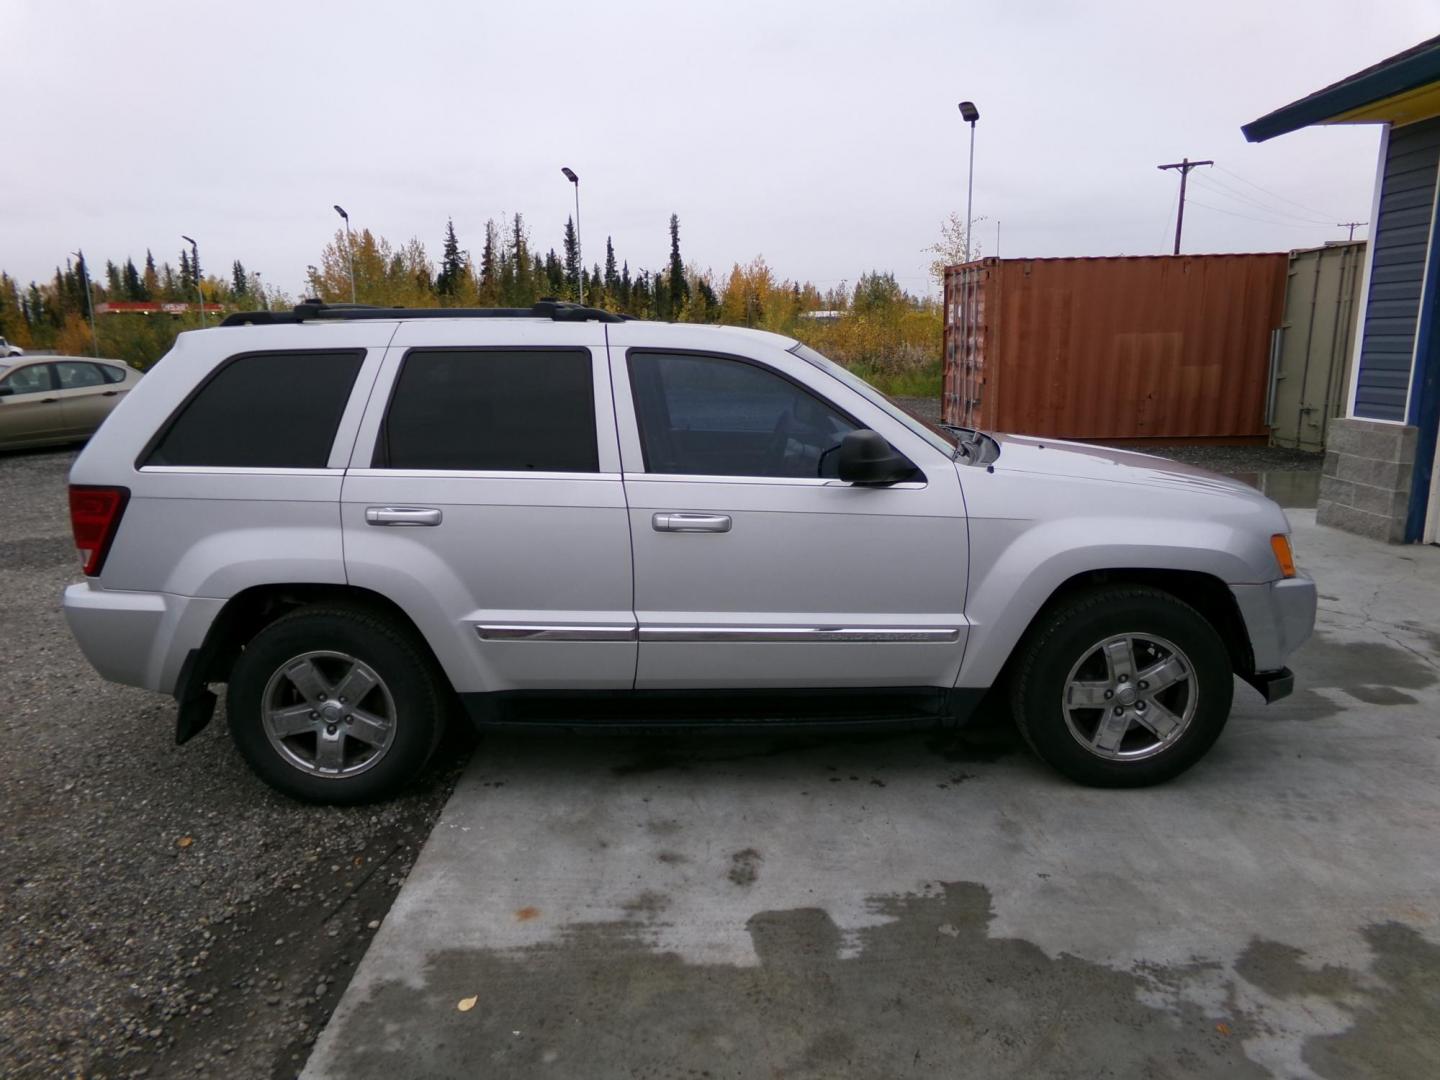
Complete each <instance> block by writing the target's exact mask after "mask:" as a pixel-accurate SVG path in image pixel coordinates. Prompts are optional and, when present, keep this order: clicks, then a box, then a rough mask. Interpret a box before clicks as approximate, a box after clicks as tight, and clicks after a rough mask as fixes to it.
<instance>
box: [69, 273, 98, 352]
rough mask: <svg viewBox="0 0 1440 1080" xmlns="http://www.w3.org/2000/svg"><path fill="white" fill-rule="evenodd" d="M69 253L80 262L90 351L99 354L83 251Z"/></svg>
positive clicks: (93, 302)
mask: <svg viewBox="0 0 1440 1080" xmlns="http://www.w3.org/2000/svg"><path fill="white" fill-rule="evenodd" d="M70 254H71V255H74V256H75V258H76V259H78V260H79V262H80V287H81V288H82V289H84V290H85V310H86V311H87V312H89V314H90V351H91V352H92V353H94V354H95V355H96V356H99V355H100V339H99V338H98V337H96V336H95V301H94V300H93V299H92V298H91V296H90V272H89V271H88V270H87V269H86V268H85V253H84V252H83V251H72V252H70Z"/></svg>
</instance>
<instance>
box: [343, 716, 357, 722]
mask: <svg viewBox="0 0 1440 1080" xmlns="http://www.w3.org/2000/svg"><path fill="white" fill-rule="evenodd" d="M354 722H355V718H354V717H353V716H347V717H345V723H347V724H353V723H354Z"/></svg>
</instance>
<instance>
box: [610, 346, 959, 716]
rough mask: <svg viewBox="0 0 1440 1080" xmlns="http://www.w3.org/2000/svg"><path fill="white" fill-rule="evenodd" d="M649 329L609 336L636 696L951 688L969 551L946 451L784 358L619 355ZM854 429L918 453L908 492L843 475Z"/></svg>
mask: <svg viewBox="0 0 1440 1080" xmlns="http://www.w3.org/2000/svg"><path fill="white" fill-rule="evenodd" d="M644 333H645V331H644V329H643V328H632V327H628V326H619V327H611V328H610V344H611V357H612V359H611V364H612V381H613V383H614V385H615V390H616V405H617V414H618V417H619V421H620V433H621V447H622V453H623V454H624V461H625V488H626V493H627V496H628V498H629V503H630V528H631V533H632V536H633V542H634V549H635V608H636V618H637V620H638V623H639V633H640V657H639V667H638V669H637V673H636V683H635V685H636V688H637V689H641V690H653V689H674V690H678V689H701V688H713V689H741V688H781V687H789V688H802V687H817V688H818V687H949V686H952V685H953V684H954V681H955V676H956V673H957V671H958V668H959V663H960V658H961V654H962V650H963V646H964V639H965V634H966V630H967V624H966V621H965V616H964V607H965V587H966V573H967V557H966V549H967V540H966V524H965V515H964V503H963V500H962V497H961V494H960V488H959V479H958V477H957V475H956V471H955V465H954V462H953V461H952V460H951V459H950V457H949V456H948V455H947V454H946V453H944V452H943V451H942V450H940V449H939V448H937V447H936V446H933V445H931V444H930V443H928V442H926V441H925V440H924V439H922V438H920V437H919V436H918V435H917V434H916V433H914V432H912V431H910V430H908V429H907V428H906V427H905V426H904V425H902V424H901V423H899V422H898V421H896V420H894V419H893V418H891V417H889V416H887V415H886V414H885V413H884V412H883V411H882V410H880V409H879V408H878V407H877V406H875V405H874V404H872V403H871V402H869V401H867V400H865V398H863V397H862V396H861V395H859V394H858V393H856V392H855V391H853V390H851V389H849V388H847V387H844V386H841V385H840V384H839V383H838V382H835V381H834V380H833V379H830V378H829V377H828V376H821V377H820V378H819V379H818V380H817V374H818V373H817V371H816V369H814V368H812V367H811V366H810V365H809V364H807V363H805V361H803V360H801V359H799V358H797V357H794V356H792V355H790V354H789V353H786V352H784V351H783V350H781V349H778V348H768V349H764V350H760V351H763V352H764V354H765V355H764V359H763V360H758V359H756V358H755V357H753V356H749V355H747V356H737V355H726V354H722V353H686V352H677V351H675V350H664V349H649V348H645V347H643V346H637V347H632V348H629V349H628V350H627V349H624V348H621V347H620V343H621V342H623V341H625V340H626V337H627V335H628V336H632V340H633V339H634V336H638V335H643V334H644ZM640 340H643V338H641V339H640ZM811 380H816V381H822V382H823V383H825V384H826V391H827V393H826V394H824V395H822V394H819V393H816V392H814V391H813V390H811V389H808V388H807V386H806V385H805V384H806V382H807V381H811ZM862 427H868V428H872V429H874V430H878V431H880V433H881V434H883V435H884V436H885V437H886V438H887V439H888V440H889V441H890V442H891V444H892V446H894V447H895V448H896V449H898V450H900V452H901V453H904V454H905V455H906V456H907V457H909V458H910V460H911V461H912V462H913V463H914V464H915V465H916V472H915V476H914V479H913V480H912V481H910V482H907V483H900V484H896V485H893V486H890V487H883V488H864V487H855V486H853V485H851V484H848V483H844V482H842V481H841V480H839V479H838V475H837V473H838V470H837V461H836V451H837V450H838V447H839V444H840V441H841V439H842V438H843V437H844V435H845V434H846V433H847V432H849V431H852V430H855V429H857V428H862Z"/></svg>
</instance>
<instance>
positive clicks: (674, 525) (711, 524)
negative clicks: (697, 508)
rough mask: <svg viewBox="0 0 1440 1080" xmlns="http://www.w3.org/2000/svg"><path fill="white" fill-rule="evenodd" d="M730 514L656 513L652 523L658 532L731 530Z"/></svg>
mask: <svg viewBox="0 0 1440 1080" xmlns="http://www.w3.org/2000/svg"><path fill="white" fill-rule="evenodd" d="M730 524H731V522H730V515H729V514H682V513H674V512H672V513H667V514H656V515H655V516H654V517H652V518H651V519H650V525H651V527H652V528H654V530H655V531H656V532H716V533H723V532H729V531H730Z"/></svg>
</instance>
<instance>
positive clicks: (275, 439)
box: [145, 352, 365, 469]
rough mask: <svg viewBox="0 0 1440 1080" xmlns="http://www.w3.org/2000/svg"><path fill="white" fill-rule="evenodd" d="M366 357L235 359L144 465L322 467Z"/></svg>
mask: <svg viewBox="0 0 1440 1080" xmlns="http://www.w3.org/2000/svg"><path fill="white" fill-rule="evenodd" d="M364 355H365V354H364V353H363V352H275V353H250V354H248V355H245V356H239V357H236V358H235V359H233V360H231V361H229V362H228V363H226V364H225V365H224V366H222V367H221V368H220V369H219V370H218V371H217V372H216V373H215V374H214V375H213V376H211V377H210V379H209V381H207V382H206V383H204V384H203V385H202V386H201V387H200V390H199V392H198V393H197V394H196V395H195V396H194V397H192V398H191V399H190V400H189V401H188V402H187V403H186V404H185V405H184V406H183V407H182V408H181V409H180V412H179V413H178V414H177V415H176V416H175V417H174V418H173V419H172V420H171V421H170V425H169V427H168V428H167V429H166V431H165V433H164V435H162V436H161V437H160V440H159V442H158V443H156V445H155V448H154V449H153V450H152V451H151V452H150V456H149V457H147V458H146V459H145V464H146V465H197V466H204V465H216V466H232V467H241V468H244V467H251V468H272V469H284V468H290V469H323V468H324V467H325V466H326V464H328V462H329V459H330V446H331V444H332V443H333V442H334V441H335V429H336V428H338V427H339V426H340V414H341V413H342V412H344V411H345V403H346V402H347V401H349V400H350V388H351V387H352V386H353V385H354V384H355V375H356V374H357V373H358V372H359V370H360V362H361V361H362V360H363V359H364Z"/></svg>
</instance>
